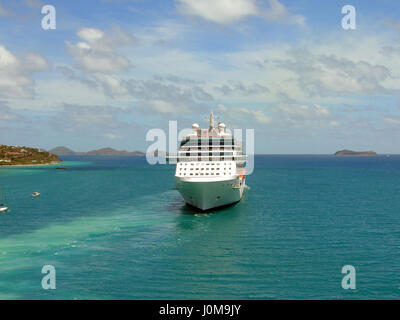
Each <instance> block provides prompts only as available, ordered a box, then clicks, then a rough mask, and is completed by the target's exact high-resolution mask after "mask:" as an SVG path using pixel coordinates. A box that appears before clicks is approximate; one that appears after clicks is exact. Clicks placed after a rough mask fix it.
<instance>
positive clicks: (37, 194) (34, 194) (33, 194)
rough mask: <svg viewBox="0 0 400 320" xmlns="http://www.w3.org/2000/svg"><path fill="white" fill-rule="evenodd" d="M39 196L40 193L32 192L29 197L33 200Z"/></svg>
mask: <svg viewBox="0 0 400 320" xmlns="http://www.w3.org/2000/svg"><path fill="white" fill-rule="evenodd" d="M39 196H40V192H34V193H32V194H31V195H30V197H32V198H35V197H39Z"/></svg>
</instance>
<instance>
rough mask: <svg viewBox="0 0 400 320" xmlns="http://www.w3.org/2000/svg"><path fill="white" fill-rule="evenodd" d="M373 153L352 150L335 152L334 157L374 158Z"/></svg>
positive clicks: (374, 153) (374, 154)
mask: <svg viewBox="0 0 400 320" xmlns="http://www.w3.org/2000/svg"><path fill="white" fill-rule="evenodd" d="M376 155H378V154H377V153H376V152H374V151H353V150H340V151H337V152H335V156H376Z"/></svg>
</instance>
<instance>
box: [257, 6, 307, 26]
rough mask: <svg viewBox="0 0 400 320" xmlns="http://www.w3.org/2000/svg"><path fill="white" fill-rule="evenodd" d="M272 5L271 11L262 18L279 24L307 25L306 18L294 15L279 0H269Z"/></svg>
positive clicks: (266, 11)
mask: <svg viewBox="0 0 400 320" xmlns="http://www.w3.org/2000/svg"><path fill="white" fill-rule="evenodd" d="M268 3H269V5H270V8H269V10H265V11H264V12H263V14H262V16H263V17H264V18H265V19H266V20H267V21H269V22H279V23H287V24H297V25H305V21H306V19H305V17H304V16H301V15H297V14H292V13H290V12H289V10H288V9H287V8H286V7H285V6H284V5H283V4H282V3H280V2H279V1H278V0H268Z"/></svg>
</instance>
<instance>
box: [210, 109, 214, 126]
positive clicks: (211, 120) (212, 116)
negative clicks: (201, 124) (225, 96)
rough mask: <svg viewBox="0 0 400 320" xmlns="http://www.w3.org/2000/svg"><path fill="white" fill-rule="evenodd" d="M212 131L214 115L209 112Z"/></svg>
mask: <svg viewBox="0 0 400 320" xmlns="http://www.w3.org/2000/svg"><path fill="white" fill-rule="evenodd" d="M212 129H214V114H213V111H212V110H211V113H210V130H212Z"/></svg>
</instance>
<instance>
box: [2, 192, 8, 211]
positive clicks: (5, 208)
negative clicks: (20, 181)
mask: <svg viewBox="0 0 400 320" xmlns="http://www.w3.org/2000/svg"><path fill="white" fill-rule="evenodd" d="M7 210H8V207H6V206H5V204H4V187H2V188H1V202H0V213H3V212H6V211H7Z"/></svg>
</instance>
